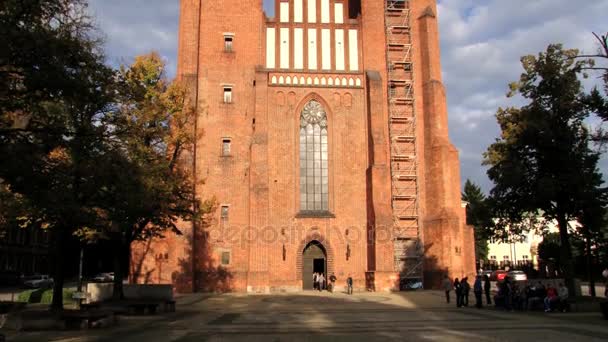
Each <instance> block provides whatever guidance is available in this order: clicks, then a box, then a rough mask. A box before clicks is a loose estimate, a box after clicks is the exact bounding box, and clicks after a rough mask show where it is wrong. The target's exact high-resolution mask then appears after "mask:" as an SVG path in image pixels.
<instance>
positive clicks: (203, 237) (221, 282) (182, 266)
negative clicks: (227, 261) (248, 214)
mask: <svg viewBox="0 0 608 342" xmlns="http://www.w3.org/2000/svg"><path fill="white" fill-rule="evenodd" d="M216 211H217V207H216V206H214V207H213V208H212V209H211V210H209V213H208V214H206V215H204V216H203V218H202V220H200V221H199V222H198V223H197V225H196V227H195V228H194V229H193V228H191V227H192V226H190V227H187V228H186V229H184V231H186V233H185V234H181V235H180V234H174V233H169V235H167V236H166V237H165V238H156V239H151V240H147V241H145V242H141V243H138V244H137V245H136V246H134V248H133V253H132V260H133V263H132V265H131V281H132V282H134V283H141V284H154V283H164V284H167V283H171V284H173V286H174V289H175V291H177V292H178V293H191V292H220V293H224V292H232V291H234V288H235V286H234V275H233V273H231V272H230V271H229V270H228V269H227V268H226V267H223V266H222V265H221V262H220V261H221V257H222V250H221V249H213V248H212V247H211V245H210V243H209V233H208V228H209V227H211V226H213V225H214V224H216V222H215V221H214V220H215V219H214V217H215V216H216ZM186 224H187V225H189V224H191V223H185V225H186ZM193 231H194V233H193ZM177 249H179V251H177Z"/></svg>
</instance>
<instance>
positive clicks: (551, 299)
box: [442, 275, 569, 312]
mask: <svg viewBox="0 0 608 342" xmlns="http://www.w3.org/2000/svg"><path fill="white" fill-rule="evenodd" d="M491 288H492V285H491V282H490V278H489V277H488V276H487V275H486V276H484V277H483V279H482V277H481V276H479V275H478V276H476V277H475V282H474V283H473V293H474V295H475V306H476V307H477V308H482V307H483V297H484V294H485V299H486V303H487V305H492V296H491ZM497 288H498V292H497V293H496V295H495V296H494V297H493V299H494V305H495V306H496V307H497V308H504V309H505V310H508V311H513V310H533V309H534V308H536V307H538V306H539V305H542V306H543V308H544V310H545V312H551V311H556V310H557V311H564V312H565V311H566V309H567V307H568V297H569V292H568V288H567V287H566V286H565V285H564V284H562V283H560V284H559V286H558V287H557V288H555V287H553V286H551V285H548V286H547V287H545V286H544V285H543V284H542V283H541V282H540V281H539V282H538V284H535V285H532V284H528V285H527V286H525V287H524V288H522V287H521V286H520V285H519V284H518V283H516V282H513V281H511V279H510V278H509V277H508V276H507V277H505V278H504V280H502V281H500V282H498V285H497ZM442 289H443V290H444V291H445V298H446V302H447V303H448V304H449V303H450V292H451V291H452V290H453V291H454V292H455V293H456V307H458V308H461V307H468V306H469V294H470V291H471V285H470V284H469V280H468V277H464V278H462V279H460V280H459V279H458V278H456V279H454V281H453V282H452V281H451V280H450V279H449V278H448V276H447V275H446V276H445V277H444V279H443V284H442Z"/></svg>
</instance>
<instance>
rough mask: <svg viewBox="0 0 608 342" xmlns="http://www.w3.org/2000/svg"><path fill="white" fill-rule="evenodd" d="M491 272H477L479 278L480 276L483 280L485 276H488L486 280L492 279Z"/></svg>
mask: <svg viewBox="0 0 608 342" xmlns="http://www.w3.org/2000/svg"><path fill="white" fill-rule="evenodd" d="M492 273H493V272H492V271H490V270H486V271H481V272H479V276H481V279H484V277H485V276H488V278H492Z"/></svg>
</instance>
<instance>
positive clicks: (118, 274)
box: [112, 241, 125, 300]
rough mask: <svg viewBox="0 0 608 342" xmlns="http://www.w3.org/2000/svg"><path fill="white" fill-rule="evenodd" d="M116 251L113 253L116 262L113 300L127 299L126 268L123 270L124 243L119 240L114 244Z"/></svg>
mask: <svg viewBox="0 0 608 342" xmlns="http://www.w3.org/2000/svg"><path fill="white" fill-rule="evenodd" d="M113 249H114V253H113V254H112V257H113V262H114V289H113V292H112V299H113V300H122V299H125V295H124V291H123V284H122V280H123V278H124V273H123V272H124V270H123V265H122V262H123V260H122V259H123V257H124V254H123V250H124V248H123V244H122V243H120V242H119V241H117V242H116V243H115V244H114V248H113Z"/></svg>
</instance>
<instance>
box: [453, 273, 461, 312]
mask: <svg viewBox="0 0 608 342" xmlns="http://www.w3.org/2000/svg"><path fill="white" fill-rule="evenodd" d="M454 292H455V293H456V307H457V308H460V307H462V285H461V284H460V281H459V280H458V278H456V279H454Z"/></svg>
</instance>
